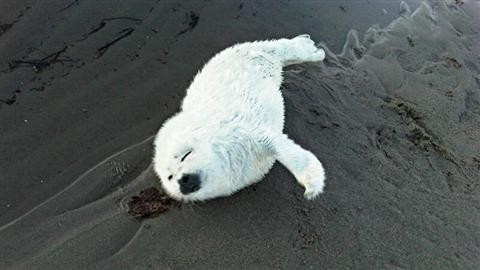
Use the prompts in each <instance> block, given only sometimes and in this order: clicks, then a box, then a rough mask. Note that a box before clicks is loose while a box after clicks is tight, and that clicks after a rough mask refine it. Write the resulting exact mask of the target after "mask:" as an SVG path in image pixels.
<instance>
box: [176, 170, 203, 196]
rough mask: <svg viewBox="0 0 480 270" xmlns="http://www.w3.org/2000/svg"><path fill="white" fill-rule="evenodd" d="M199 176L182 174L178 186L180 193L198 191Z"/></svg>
mask: <svg viewBox="0 0 480 270" xmlns="http://www.w3.org/2000/svg"><path fill="white" fill-rule="evenodd" d="M200 183H201V182H200V176H199V175H198V174H184V175H183V176H182V178H180V180H178V184H179V185H180V192H182V193H183V194H185V195H186V194H189V193H192V192H195V191H197V190H199V189H200Z"/></svg>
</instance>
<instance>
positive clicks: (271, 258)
mask: <svg viewBox="0 0 480 270" xmlns="http://www.w3.org/2000/svg"><path fill="white" fill-rule="evenodd" d="M351 2H352V1H324V2H314V1H309V2H303V3H300V2H298V1H285V2H283V1H282V2H278V3H275V4H273V3H272V2H257V1H244V2H222V1H217V2H214V3H210V2H209V1H191V2H184V3H180V2H174V1H144V0H138V1H134V0H131V1H106V0H105V1H103V0H102V1H88V0H72V1H49V4H48V5H47V4H45V3H43V4H42V3H41V2H40V1H25V0H19V1H2V2H0V149H1V153H0V269H479V268H480V75H479V74H480V5H479V4H478V2H477V3H475V1H465V3H464V4H463V5H461V6H459V5H458V4H455V3H454V2H455V1H447V2H446V3H444V2H443V1H432V2H430V3H428V4H427V3H423V4H420V3H418V2H416V1H407V2H408V3H409V4H410V6H408V5H407V3H402V4H400V3H399V2H396V1H377V2H376V1H368V2H367V1H357V2H355V1H353V2H355V3H351ZM377 23H378V25H375V24H377ZM372 25H373V26H372ZM351 29H357V30H358V32H357V31H355V30H351ZM301 33H309V34H311V35H312V37H313V39H315V40H323V41H324V42H323V43H322V46H324V47H325V48H326V50H327V57H326V60H325V62H323V63H312V64H302V65H295V66H291V67H289V68H287V69H286V71H285V73H284V75H285V79H284V83H283V85H282V92H283V95H284V98H285V104H286V128H285V131H286V133H288V134H289V135H290V136H291V137H292V138H293V139H295V140H296V141H297V142H298V143H299V144H300V145H302V146H304V147H305V148H307V149H309V150H311V151H312V152H313V153H315V155H317V156H318V157H319V159H320V160H321V161H322V162H323V163H324V166H325V169H326V173H327V187H326V192H325V193H324V194H322V195H321V196H320V197H319V198H318V199H317V200H315V201H306V200H305V199H304V198H303V196H302V194H303V189H302V188H301V187H300V186H299V185H298V184H297V183H296V182H295V180H294V179H293V176H291V175H290V174H289V173H288V172H287V170H286V169H285V168H283V167H281V166H280V165H279V164H276V165H275V166H274V168H273V169H272V171H271V172H270V173H269V174H268V175H267V177H266V179H265V180H264V181H262V182H260V183H258V184H256V185H255V186H252V187H249V188H247V189H244V190H242V191H241V192H239V193H237V194H235V195H234V196H231V197H228V198H221V199H216V200H212V201H209V202H206V203H196V204H183V205H180V206H175V207H171V208H169V209H168V211H165V212H162V213H158V215H157V214H155V215H152V216H148V217H150V218H147V219H139V218H137V219H136V218H135V217H132V216H131V215H129V214H128V209H129V208H128V205H129V202H131V197H132V196H140V197H138V200H140V202H141V203H144V201H141V200H147V199H142V196H144V195H145V193H142V194H140V193H139V192H140V191H141V190H144V189H146V188H149V187H156V188H159V181H158V179H157V178H156V177H155V175H154V173H153V171H152V168H151V157H152V140H153V137H152V136H153V135H154V134H155V133H156V131H157V129H158V128H159V127H160V125H161V123H163V121H165V119H167V118H168V117H169V116H171V115H172V114H173V113H174V112H176V111H177V110H178V108H179V104H180V102H181V100H182V98H183V96H184V93H185V88H186V87H187V86H188V84H189V82H190V81H191V79H192V77H193V75H194V74H195V73H196V71H197V70H198V69H199V68H200V67H201V66H202V65H203V64H204V63H205V62H206V61H207V60H208V59H209V58H210V57H211V56H212V55H213V54H215V53H216V52H218V51H219V50H221V49H223V48H225V47H227V46H229V45H232V44H234V43H236V42H242V41H247V40H255V39H267V38H277V37H291V36H295V35H297V34H301ZM342 45H343V47H342ZM150 191H151V190H150ZM139 194H140V195H139ZM147 195H148V194H147ZM147 195H145V196H146V197H148V196H147ZM145 196H144V197H145ZM151 196H153V197H155V196H160V195H158V194H157V193H154V194H153V195H151ZM151 196H150V197H151ZM137 202H139V201H137ZM141 207H143V206H142V205H141ZM148 207H157V206H155V205H153V206H152V205H149V206H148ZM145 217H146V216H145ZM142 218H143V216H142Z"/></svg>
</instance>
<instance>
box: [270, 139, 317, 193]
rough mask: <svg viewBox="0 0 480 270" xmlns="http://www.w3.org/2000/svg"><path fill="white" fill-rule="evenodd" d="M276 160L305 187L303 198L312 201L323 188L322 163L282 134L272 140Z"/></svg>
mask: <svg viewBox="0 0 480 270" xmlns="http://www.w3.org/2000/svg"><path fill="white" fill-rule="evenodd" d="M272 145H273V148H274V151H275V155H276V158H277V160H278V161H279V162H280V163H282V164H283V165H284V166H285V167H286V168H287V169H288V170H289V171H290V172H291V173H292V174H293V175H294V176H295V178H296V179H297V181H298V183H300V184H301V185H302V186H304V187H305V193H304V196H305V198H307V199H314V198H316V197H317V196H318V194H320V193H322V192H323V189H324V187H325V171H324V169H323V166H322V163H320V161H319V160H318V159H317V158H316V157H315V156H314V155H313V154H312V153H311V152H310V151H308V150H305V149H303V148H302V147H301V146H299V145H298V144H296V143H295V142H294V141H292V140H291V139H289V138H288V136H287V135H285V134H282V135H280V136H276V137H275V138H273V139H272Z"/></svg>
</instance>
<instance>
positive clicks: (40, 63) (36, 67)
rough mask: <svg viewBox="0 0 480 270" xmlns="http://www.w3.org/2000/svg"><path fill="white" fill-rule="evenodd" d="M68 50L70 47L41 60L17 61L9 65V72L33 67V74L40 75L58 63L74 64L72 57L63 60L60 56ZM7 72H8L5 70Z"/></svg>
mask: <svg viewBox="0 0 480 270" xmlns="http://www.w3.org/2000/svg"><path fill="white" fill-rule="evenodd" d="M67 49H68V46H65V47H63V48H62V49H60V50H58V51H56V52H53V53H51V54H49V55H47V56H45V57H43V58H41V59H26V60H18V59H15V60H13V61H11V62H9V63H8V69H7V70H8V71H10V72H11V71H13V70H15V69H17V68H19V67H32V68H33V72H35V73H40V72H42V71H43V70H45V69H46V68H48V67H50V66H51V65H53V64H56V63H62V64H63V63H65V62H73V61H74V60H73V59H71V58H70V57H68V56H67V57H64V58H61V57H60V56H61V55H62V54H63V53H65V52H66V51H67ZM3 71H6V70H3Z"/></svg>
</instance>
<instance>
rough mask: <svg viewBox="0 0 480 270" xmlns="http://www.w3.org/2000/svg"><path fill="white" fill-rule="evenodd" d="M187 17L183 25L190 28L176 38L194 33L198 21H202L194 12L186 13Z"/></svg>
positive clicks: (179, 33)
mask: <svg viewBox="0 0 480 270" xmlns="http://www.w3.org/2000/svg"><path fill="white" fill-rule="evenodd" d="M185 17H186V18H185V21H184V22H183V24H188V27H187V28H185V29H183V30H182V31H180V32H178V33H177V34H176V35H175V36H176V37H178V36H181V35H183V34H185V33H187V32H190V31H192V30H193V29H194V28H195V27H196V26H197V24H198V21H199V20H200V16H199V15H198V14H197V13H195V12H193V11H190V13H185Z"/></svg>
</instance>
